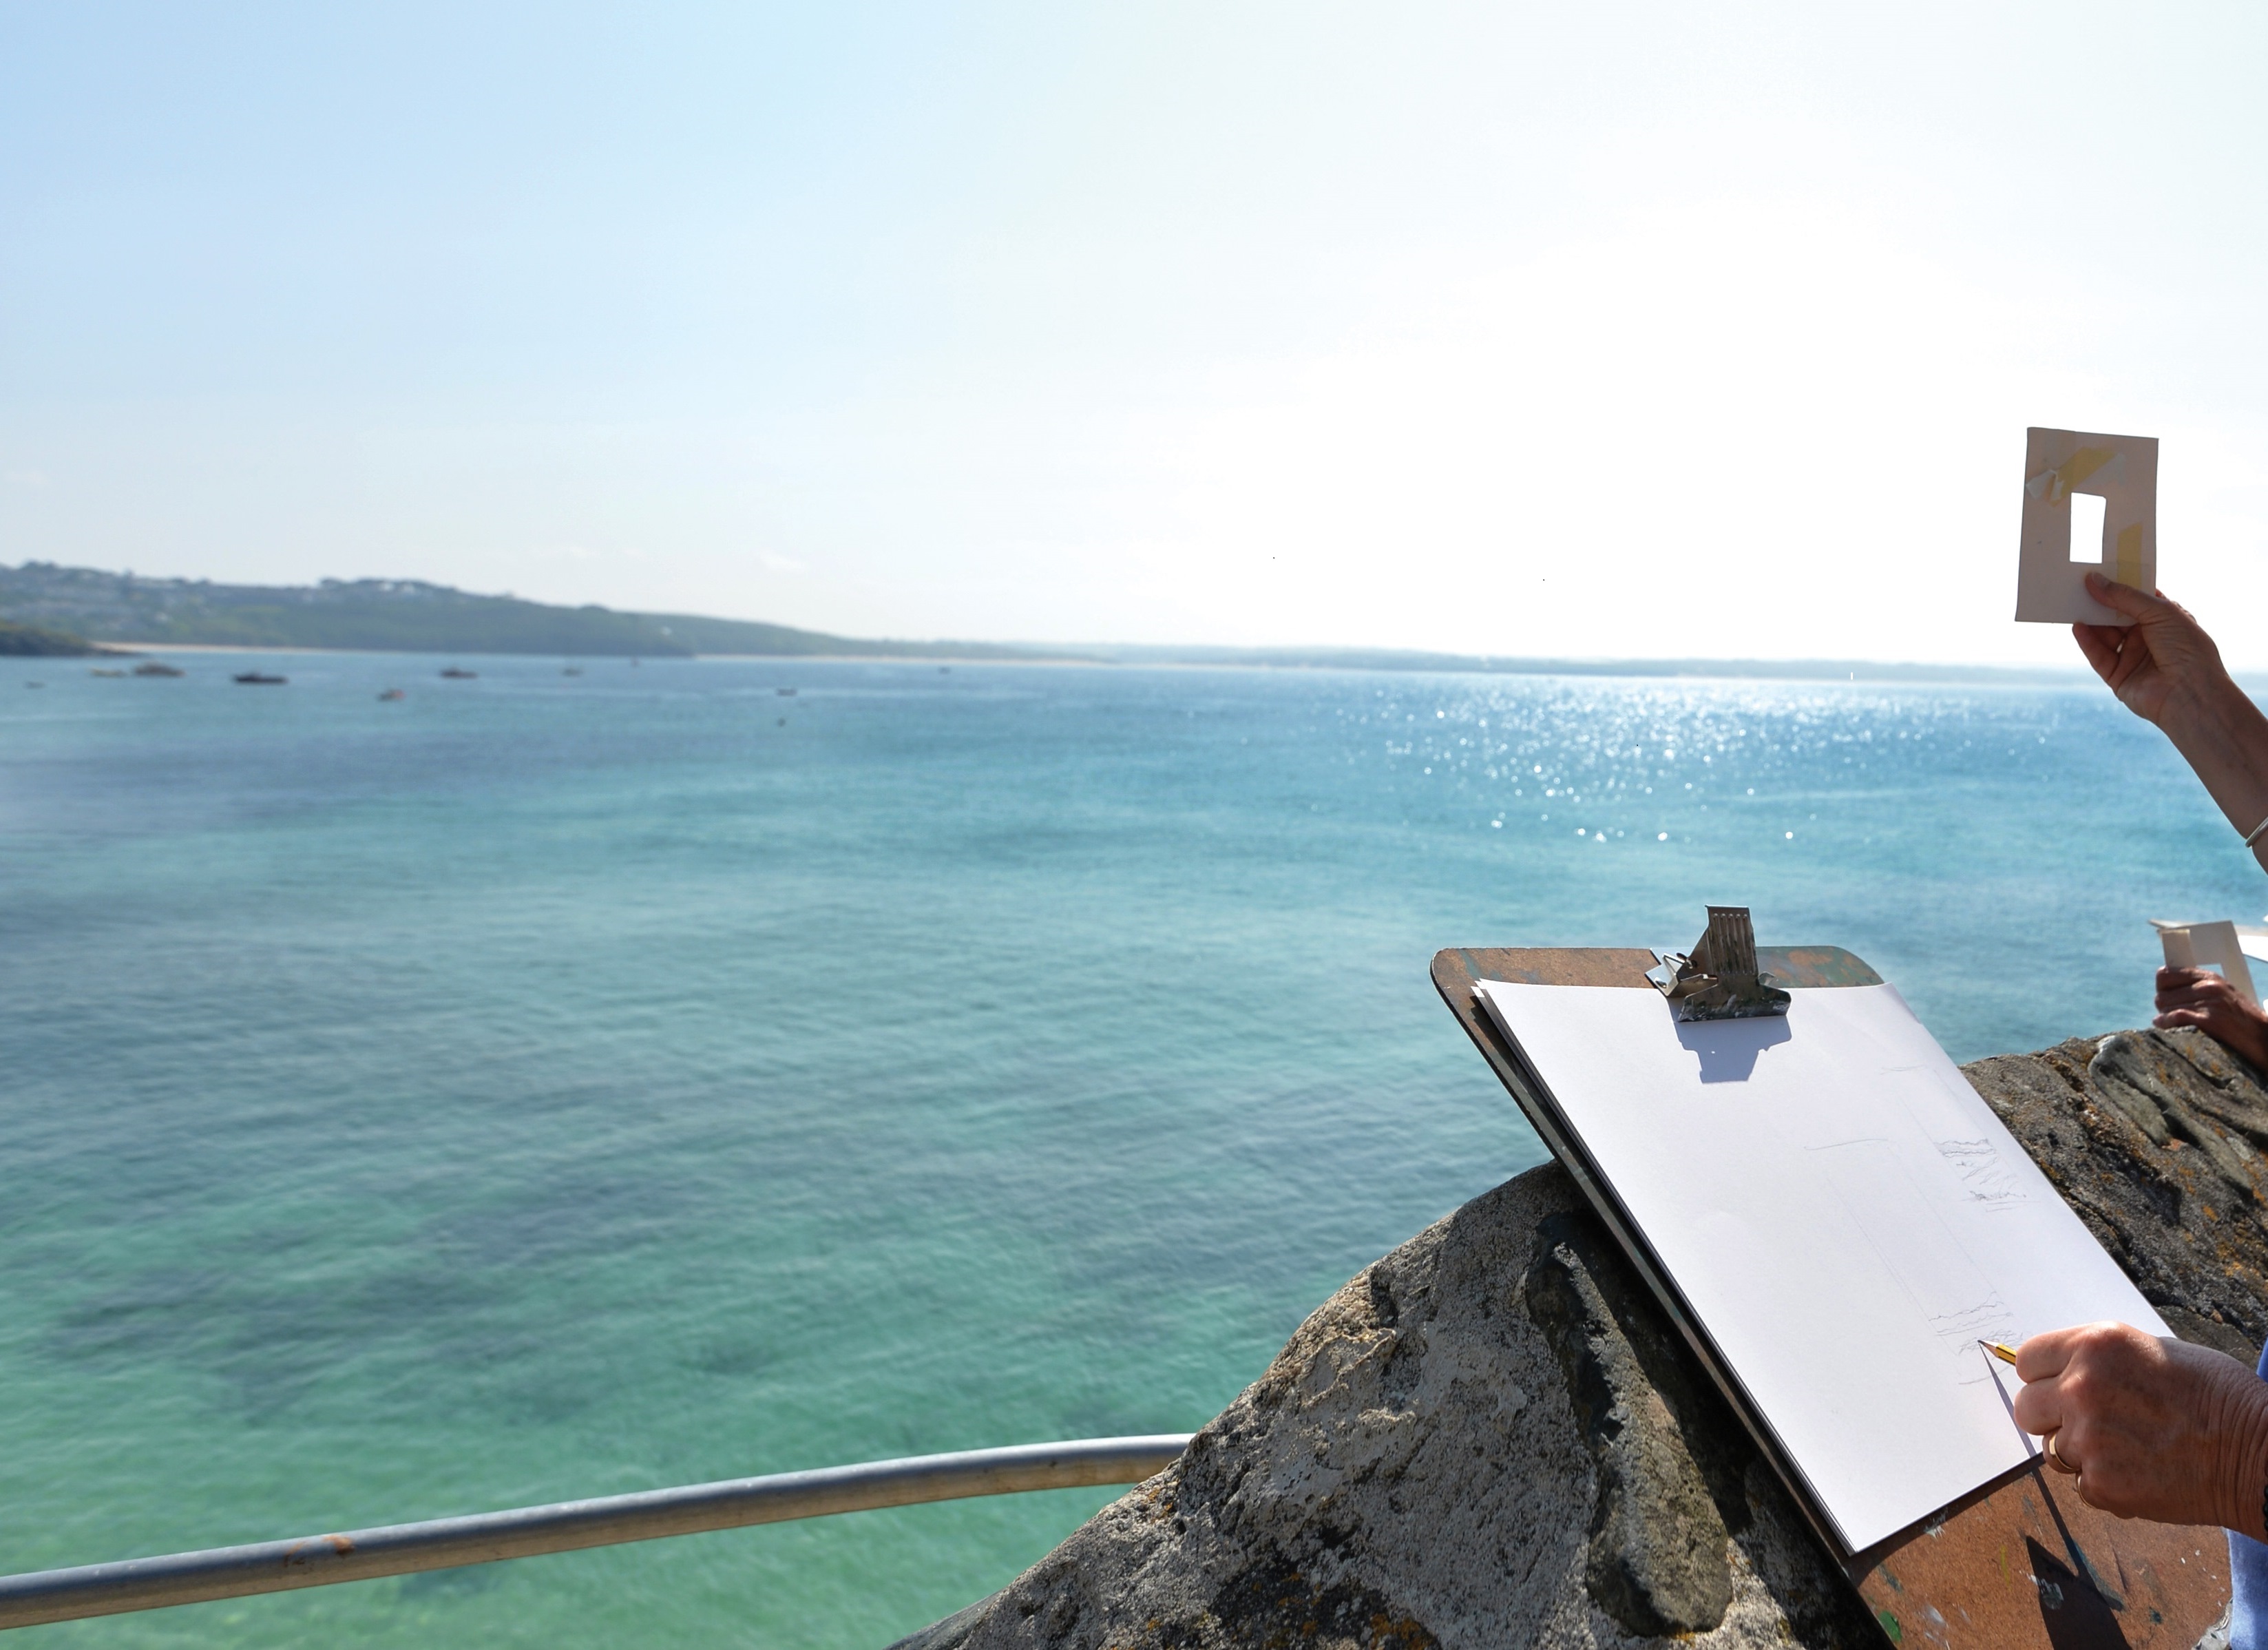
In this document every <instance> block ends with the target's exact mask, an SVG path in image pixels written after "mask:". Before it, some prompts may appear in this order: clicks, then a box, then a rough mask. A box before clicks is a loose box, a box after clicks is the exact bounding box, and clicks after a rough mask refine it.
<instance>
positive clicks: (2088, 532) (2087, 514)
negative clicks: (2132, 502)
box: [2048, 493, 2110, 567]
mask: <svg viewBox="0 0 2268 1650" xmlns="http://www.w3.org/2000/svg"><path fill="white" fill-rule="evenodd" d="M2109 502H2110V501H2109V500H2107V499H2105V498H2104V497H2102V495H2101V494H2099V493H2073V495H2072V496H2071V559H2072V560H2073V561H2074V562H2085V563H2086V564H2088V566H2090V567H2100V566H2102V512H2103V510H2104V508H2105V507H2106V506H2107V505H2108V504H2109ZM2048 542H2049V543H2051V544H2052V543H2054V542H2055V541H2054V540H2052V539H2051V540H2049V541H2048Z"/></svg>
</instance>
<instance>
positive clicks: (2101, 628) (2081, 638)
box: [2071, 624, 2125, 681]
mask: <svg viewBox="0 0 2268 1650" xmlns="http://www.w3.org/2000/svg"><path fill="white" fill-rule="evenodd" d="M2105 632H2108V635H2106V634H2105ZM2071 633H2072V635H2073V637H2074V638H2075V639H2076V640H2077V641H2078V643H2079V651H2080V652H2082V653H2084V654H2086V655H2087V662H2088V664H2089V665H2091V666H2093V667H2094V669H2095V674H2096V675H2098V676H2100V677H2102V679H2103V680H2104V681H2110V673H2111V672H2112V671H2114V670H2116V669H2117V667H2118V647H2117V643H2115V642H2113V641H2112V640H2111V639H2110V637H2117V636H2123V635H2124V634H2125V632H2124V631H2123V630H2120V629H2118V627H2117V626H2116V625H2110V624H2074V625H2073V626H2072V627H2071Z"/></svg>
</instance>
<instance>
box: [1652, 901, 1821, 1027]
mask: <svg viewBox="0 0 2268 1650" xmlns="http://www.w3.org/2000/svg"><path fill="white" fill-rule="evenodd" d="M1646 978H1647V979H1649V980H1651V981H1653V983H1654V986H1655V988H1656V989H1657V990H1659V991H1661V994H1662V995H1663V996H1664V997H1667V998H1668V999H1669V1000H1670V1003H1671V1005H1673V1006H1674V1007H1675V1009H1676V1010H1677V1017H1678V1019H1680V1020H1756V1019H1761V1018H1763V1017H1764V1016H1766V1015H1771V1014H1785V1013H1787V1005H1788V1003H1789V1001H1790V998H1789V997H1788V994H1787V993H1786V991H1781V990H1780V989H1779V988H1778V986H1776V985H1771V984H1767V983H1766V982H1767V981H1768V980H1770V979H1771V976H1770V975H1768V974H1764V973H1761V972H1759V971H1758V969H1757V968H1756V925H1755V924H1753V923H1751V922H1750V921H1749V908H1748V907H1747V906H1745V905H1712V906H1711V907H1710V908H1709V930H1708V932H1706V933H1705V934H1703V935H1702V936H1701V938H1700V939H1698V940H1697V941H1696V942H1695V943H1694V947H1693V952H1692V954H1691V955H1690V956H1681V955H1679V954H1677V953H1676V952H1674V951H1671V952H1666V953H1664V954H1663V955H1662V959H1661V962H1660V963H1659V964H1658V965H1656V966H1655V967H1654V968H1653V969H1650V970H1649V971H1648V972H1647V974H1646Z"/></svg>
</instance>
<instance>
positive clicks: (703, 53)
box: [0, 0, 2268, 669]
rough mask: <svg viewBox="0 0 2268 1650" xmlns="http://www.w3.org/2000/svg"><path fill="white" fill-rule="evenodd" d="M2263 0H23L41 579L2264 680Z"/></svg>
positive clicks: (818, 621)
mask: <svg viewBox="0 0 2268 1650" xmlns="http://www.w3.org/2000/svg"><path fill="white" fill-rule="evenodd" d="M2264 71H2268V12H2264V11H2262V10H2261V9H2260V8H2257V7H2251V8H2246V7H2240V6H2236V5H2220V4H2183V5H2171V6H2161V7H2154V8H2142V7H2139V6H2131V5H2129V6H2122V7H2107V6H2091V5H2087V4H2058V5H2054V6H2014V5H2010V6H1999V7H1980V6H1977V5H1976V4H1963V5H1957V6H1956V5H1942V6H1940V5H1933V4H1904V5H1900V6H1896V7H1839V6H1838V7H1826V6H1818V5H1815V4H1803V5H1794V4H1789V5H1771V4H1753V5H1743V4H1726V5H1715V6H1708V7H1697V6H1693V5H1690V4H1663V5H1600V6H1587V7H1570V6H1566V5H1564V4H1554V5H1550V6H1540V5H1524V4H1507V3H1506V0H1496V3H1493V4H1475V5H1462V4H1417V5H1412V6H1405V7H1395V8H1386V7H1379V6H1375V5H1368V6H1356V5H1347V4H1335V3H1334V0H1302V3H1301V4H1297V5H1292V4H1235V3H1234V0H1204V4H1180V3H1179V0H1157V3H1155V4H1133V5H1129V4H1114V5H1107V6H1106V5H1089V4H1077V3H1076V0H1048V3H1047V4H959V5H954V4H935V3H933V0H932V4H921V5H911V4H909V5H862V4H843V5H834V6H814V5H809V4H803V5H797V6H792V7H791V6H764V5H748V4H735V5H721V4H719V5H704V4H642V5H640V6H637V7H629V6H617V7H594V6H587V5H578V4H571V3H569V4H547V5H544V6H541V7H536V6H527V7H511V6H499V5H482V4H468V3H466V0H453V3H452V4H447V5H423V4H414V3H412V4H405V3H403V0H389V3H388V4H386V5H384V6H377V5H364V6H359V7H356V6H347V5H340V6H328V7H306V6H301V5H276V6H272V7H259V6H244V5H229V4H212V5H207V6H200V7H195V8H191V7H181V6H177V5H171V4H162V5H161V4H150V5H117V4H99V3H98V4H61V3H57V4H46V3H44V0H0V561H4V562H8V563H15V562H20V561H23V560H26V559H38V560H44V561H57V562H63V563H66V564H84V565H91V566H99V567H110V568H132V569H133V570H135V571H137V572H141V573H145V574H171V575H182V576H193V577H206V578H217V579H227V580H241V581H257V582H277V583H298V582H307V581H311V580H313V579H317V578H357V577H388V578H427V579H432V580H436V581H438V582H442V583H446V584H452V585H457V586H463V587H465V588H468V589H475V590H482V591H511V592H513V593H518V594H520V595H523V596H529V597H534V598H537V599H540V600H553V601H566V602H585V601H597V602H603V603H606V604H608V605H610V606H615V607H622V608H641V609H646V610H658V611H678V612H699V613H712V614H718V615H728V616H733V617H741V618H755V619H767V620H771V621H774V622H782V623H788V624H796V625H803V626H808V627H812V628H815V629H821V630H833V631H837V632H842V633H846V634H852V635H859V636H898V637H958V638H968V639H979V638H986V639H1017V640H1031V641H1056V642H1071V641H1092V642H1103V641H1116V642H1152V643H1189V644H1234V645H1364V646H1379V647H1410V648H1428V649H1440V650H1447V651H1455V652H1485V653H1491V654H1499V655H1508V654H1527V655H1550V656H1584V657H1599V658H1638V657H1661V656H1712V657H1723V658H1822V657H1828V658H1852V659H1924V660H1945V661H1956V662H1957V661H1970V662H1988V663H2019V664H2043V663H2044V664H2066V663H2071V662H2073V661H2074V659H2075V655H2074V653H2073V645H2072V643H2071V639H2070V637H2069V636H2068V634H2067V633H2066V631H2064V630H2061V629H2059V628H2057V627H2050V626H2019V625H2017V624H2015V623H2014V622H2012V621H2011V619H2010V616H2009V615H2011V614H2012V613H2013V612H2014V597H2015V552H2016V536H2017V521H2018V517H2019V514H2020V509H2021V480H2022V475H2021V469H2022V455H2023V446H2024V431H2025V428H2026V426H2027V425H2030V424H2045V425H2052V426H2061V427H2066V428H2076V429H2081V430H2096V431H2113V432H2119V433H2132V434H2145V435H2155V436H2157V437H2158V438H2160V440H2161V466H2160V492H2159V581H2160V583H2161V586H2162V587H2163V588H2164V589H2165V590H2166V591H2167V592H2168V593H2169V594H2171V595H2174V596H2176V597H2177V598H2179V599H2181V600H2183V601H2185V602H2187V603H2188V604H2189V605H2190V606H2191V607H2192V608H2194V609H2196V610H2197V612H2198V615H2199V616H2200V617H2201V618H2203V619H2204V620H2205V622H2206V624H2207V625H2208V627H2209V628H2211V629H2213V630H2214V631H2215V633H2216V635H2217V636H2218V637H2219V638H2220V642H2221V645H2222V646H2223V650H2224V652H2225V653H2226V654H2227V655H2228V657H2229V659H2231V661H2232V663H2235V664H2237V665H2239V666H2241V667H2246V668H2255V669H2257V668H2261V667H2268V628H2264V627H2262V626H2257V625H2250V624H2249V623H2247V622H2246V621H2248V620H2249V619H2250V618H2251V617H2253V616H2255V615H2261V614H2263V613H2264V612H2268V329H2264V324H2263V320H2262V294H2263V293H2264V292H2268V199H2264V195H2268V98H2264V97H2263V96H2262V95H2261V91H2260V87H2261V85H2262V82H2263V77H2264Z"/></svg>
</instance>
